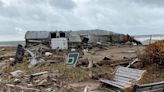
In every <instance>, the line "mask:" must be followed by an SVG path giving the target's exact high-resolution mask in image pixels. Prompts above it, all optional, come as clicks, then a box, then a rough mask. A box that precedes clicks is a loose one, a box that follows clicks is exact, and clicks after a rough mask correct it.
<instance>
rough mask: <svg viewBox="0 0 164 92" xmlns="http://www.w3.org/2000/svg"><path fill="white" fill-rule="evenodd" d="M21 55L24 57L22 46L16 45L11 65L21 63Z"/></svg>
mask: <svg viewBox="0 0 164 92" xmlns="http://www.w3.org/2000/svg"><path fill="white" fill-rule="evenodd" d="M23 57H24V48H23V46H22V45H20V44H19V45H18V46H17V51H16V55H15V61H13V62H12V63H11V65H15V64H17V63H21V62H22V61H23Z"/></svg>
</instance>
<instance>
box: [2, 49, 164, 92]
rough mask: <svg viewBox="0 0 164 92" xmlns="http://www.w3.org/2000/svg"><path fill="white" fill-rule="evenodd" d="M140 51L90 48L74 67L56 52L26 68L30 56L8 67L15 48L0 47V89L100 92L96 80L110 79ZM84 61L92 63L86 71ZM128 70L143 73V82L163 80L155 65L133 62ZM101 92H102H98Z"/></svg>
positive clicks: (163, 76) (161, 70) (4, 91)
mask: <svg viewBox="0 0 164 92" xmlns="http://www.w3.org/2000/svg"><path fill="white" fill-rule="evenodd" d="M143 48H144V47H143V46H134V47H130V46H123V47H115V46H111V47H107V48H105V49H99V48H93V49H92V50H91V51H89V52H87V53H84V55H81V56H80V59H79V62H82V63H79V65H78V66H77V67H74V68H73V67H66V66H65V65H64V62H65V57H64V56H65V53H67V52H58V53H55V54H53V55H52V56H43V57H42V59H44V60H45V62H44V63H41V64H40V65H38V66H36V67H32V68H28V63H29V62H28V59H29V58H30V57H25V58H24V60H23V63H21V64H17V65H15V66H10V63H11V60H10V58H13V57H14V56H15V51H16V48H14V47H2V48H1V51H0V55H1V56H0V61H1V62H0V90H1V91H2V92H7V91H10V92H19V91H22V90H23V91H24V92H30V91H32V92H34V91H36V92H45V91H46V92H83V90H84V88H85V86H87V85H89V86H91V87H90V88H91V89H92V91H91V92H100V90H102V89H101V88H100V87H99V86H100V85H99V82H98V80H97V79H98V78H101V77H103V78H110V77H112V73H113V72H114V70H115V68H116V67H117V66H118V65H123V66H127V65H128V64H129V63H130V62H132V61H133V60H134V59H135V58H136V57H137V54H138V53H140V52H141V51H142V50H143ZM104 57H105V58H104ZM87 60H92V61H93V63H94V66H93V67H90V68H88V65H87V64H88V63H83V62H86V61H87ZM111 62H112V63H111ZM113 62H114V63H113ZM131 67H134V68H138V69H144V70H147V72H148V73H147V77H146V78H145V81H144V82H145V83H152V82H158V81H163V80H164V72H163V71H164V68H161V67H160V66H159V65H157V64H151V65H147V66H145V67H141V65H140V63H136V64H134V65H133V66H131ZM13 73H14V74H13ZM15 73H16V74H15ZM88 81H89V82H88ZM95 83H96V84H98V85H97V86H96V87H97V88H94V87H95V86H94V87H92V85H93V84H95ZM102 92H106V91H104V90H102Z"/></svg>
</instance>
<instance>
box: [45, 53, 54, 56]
mask: <svg viewBox="0 0 164 92" xmlns="http://www.w3.org/2000/svg"><path fill="white" fill-rule="evenodd" d="M52 55H53V54H52V53H50V52H45V56H47V57H48V56H52Z"/></svg>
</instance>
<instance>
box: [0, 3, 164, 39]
mask: <svg viewBox="0 0 164 92" xmlns="http://www.w3.org/2000/svg"><path fill="white" fill-rule="evenodd" d="M159 1H161V2H159ZM159 1H158V0H149V1H148V0H5V2H0V36H1V35H5V34H6V35H8V34H10V35H13V36H15V35H17V36H20V37H22V39H23V36H22V34H19V33H20V32H18V30H17V29H23V30H22V31H26V30H81V29H104V30H111V31H114V32H119V33H125V34H126V33H129V34H151V33H157V34H159V33H163V34H164V31H163V30H164V28H163V24H164V12H163V10H164V8H163V7H161V5H160V3H162V0H159ZM6 3H7V4H8V5H6ZM154 4H155V5H154ZM5 5H6V6H5Z"/></svg>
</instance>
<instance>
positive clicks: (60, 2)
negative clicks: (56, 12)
mask: <svg viewBox="0 0 164 92" xmlns="http://www.w3.org/2000/svg"><path fill="white" fill-rule="evenodd" d="M48 1H49V3H50V5H52V6H54V7H57V8H61V9H68V10H69V9H73V8H75V7H76V4H75V3H74V1H73V0H48Z"/></svg>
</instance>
